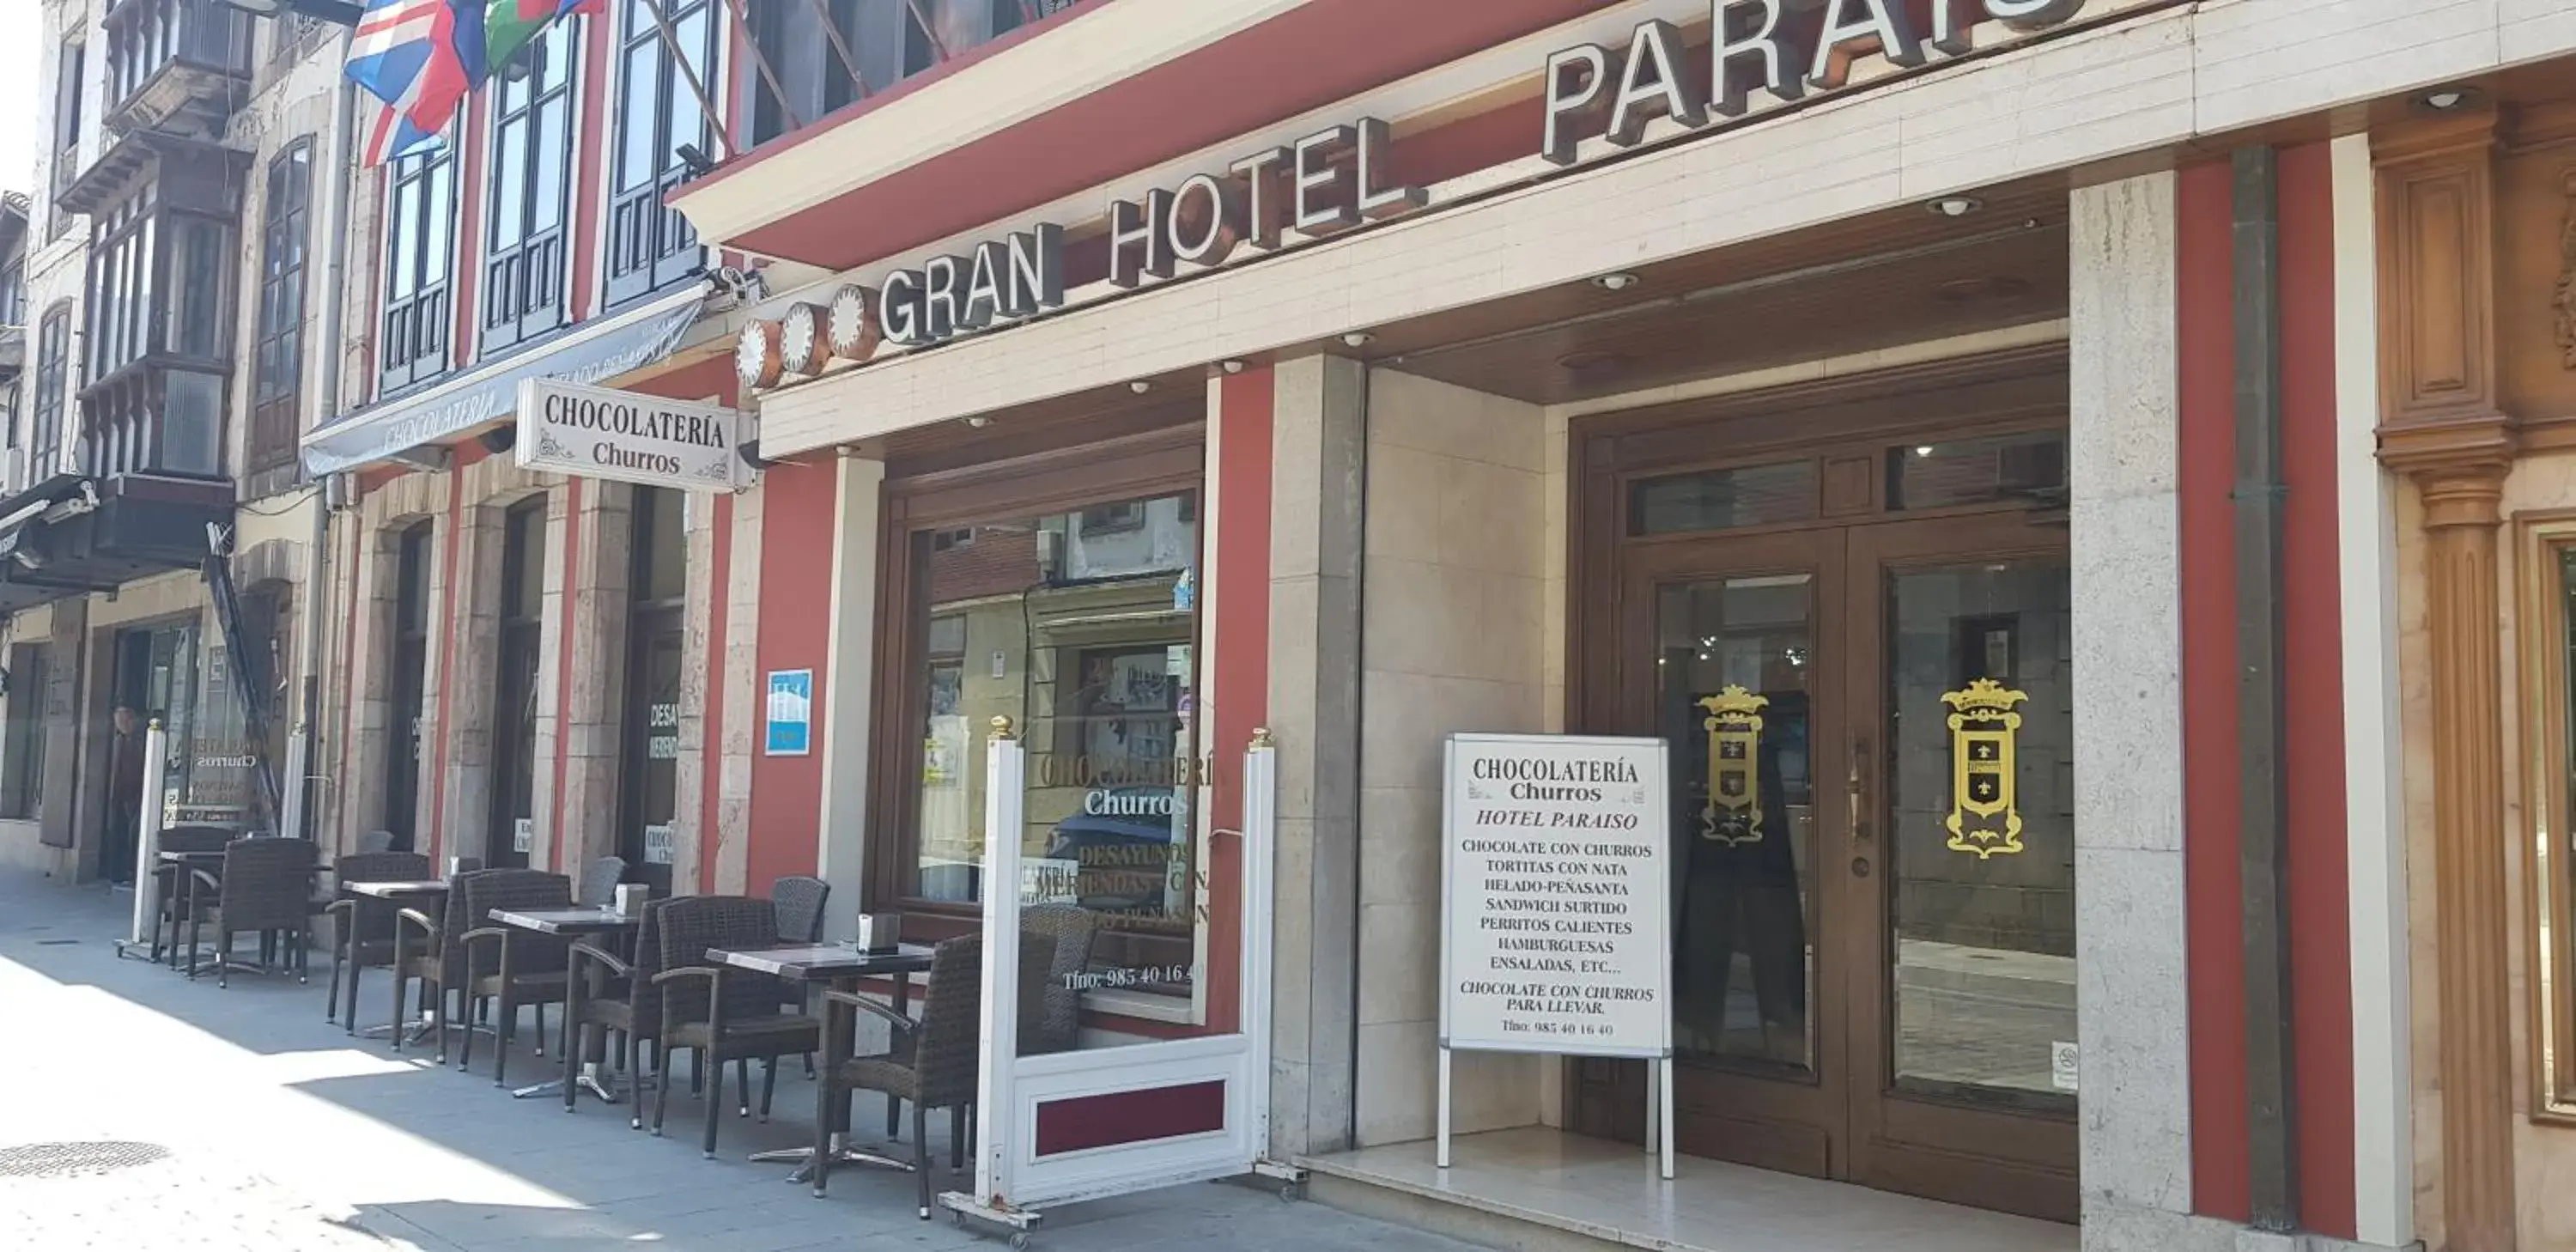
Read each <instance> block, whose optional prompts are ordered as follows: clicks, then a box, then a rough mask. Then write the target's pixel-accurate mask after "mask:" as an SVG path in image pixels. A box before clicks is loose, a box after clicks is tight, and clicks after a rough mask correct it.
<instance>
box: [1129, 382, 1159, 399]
mask: <svg viewBox="0 0 2576 1252" xmlns="http://www.w3.org/2000/svg"><path fill="white" fill-rule="evenodd" d="M1153 389H1154V384H1153V382H1152V380H1150V379H1143V378H1139V379H1137V380H1136V381H1134V382H1132V383H1129V384H1127V390H1129V391H1132V392H1135V393H1136V394H1137V395H1140V396H1141V395H1143V394H1145V393H1146V392H1148V391H1152V390H1153Z"/></svg>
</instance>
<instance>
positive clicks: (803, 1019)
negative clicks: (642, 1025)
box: [653, 896, 823, 1158]
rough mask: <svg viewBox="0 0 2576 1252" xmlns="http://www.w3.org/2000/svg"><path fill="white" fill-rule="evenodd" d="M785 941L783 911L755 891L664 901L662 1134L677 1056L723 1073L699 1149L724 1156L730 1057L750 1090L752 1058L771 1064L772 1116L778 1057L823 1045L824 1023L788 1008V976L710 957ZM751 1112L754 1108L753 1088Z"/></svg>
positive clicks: (766, 1084)
mask: <svg viewBox="0 0 2576 1252" xmlns="http://www.w3.org/2000/svg"><path fill="white" fill-rule="evenodd" d="M777 942H778V911H777V909H776V908H775V907H774V906H772V905H771V904H770V902H769V901H767V900H759V899H753V898H750V897H747V896H690V897H687V898H684V899H677V900H672V901H669V902H668V903H666V904H664V905H663V906H662V934H661V947H662V971H661V972H660V973H658V974H655V975H654V976H653V981H654V982H655V983H656V984H658V985H660V986H661V988H662V1032H661V1033H662V1037H661V1050H662V1073H663V1081H662V1082H661V1083H660V1085H659V1086H657V1087H656V1088H655V1090H654V1093H653V1133H654V1134H657V1135H658V1134H661V1133H662V1115H663V1112H664V1110H666V1109H667V1108H668V1107H669V1106H670V1102H671V1088H672V1086H673V1085H675V1084H674V1083H673V1082H672V1081H671V1079H670V1069H671V1061H670V1058H671V1056H672V1054H673V1053H676V1052H682V1051H686V1052H691V1053H694V1054H695V1059H696V1061H697V1062H699V1063H701V1064H703V1065H705V1066H706V1067H708V1068H711V1069H713V1070H714V1071H715V1084H714V1085H713V1086H712V1087H711V1088H709V1089H708V1090H707V1091H706V1093H705V1094H704V1096H703V1099H704V1101H705V1103H706V1123H707V1124H706V1137H705V1140H704V1142H702V1143H701V1144H700V1145H699V1151H701V1152H703V1153H705V1154H706V1155H707V1156H708V1157H709V1158H713V1157H714V1156H715V1154H716V1118H717V1112H716V1110H717V1107H718V1106H720V1105H722V1104H723V1103H724V1067H725V1062H727V1061H732V1062H735V1063H736V1065H737V1067H738V1069H739V1070H740V1072H739V1073H738V1074H737V1075H736V1081H737V1082H738V1083H739V1084H740V1085H741V1086H743V1087H745V1088H748V1087H749V1086H750V1083H751V1073H750V1062H752V1061H755V1060H759V1061H767V1062H769V1065H768V1071H767V1076H766V1077H765V1078H764V1079H763V1081H762V1083H761V1090H760V1115H761V1117H763V1118H764V1119H765V1118H767V1117H768V1116H769V1105H770V1096H771V1095H772V1094H773V1093H774V1092H775V1090H776V1088H777V1085H778V1065H777V1061H778V1058H780V1057H782V1056H795V1055H797V1054H799V1053H805V1052H812V1051H814V1050H815V1049H816V1048H818V1047H820V1046H821V1045H822V1039H823V1023H822V1022H821V1021H819V1020H817V1019H815V1018H812V1017H808V1016H806V1015H805V1014H803V1013H782V1012H780V1011H779V1005H780V1004H781V1003H783V1002H784V1001H785V999H786V991H785V988H784V987H783V986H782V983H783V980H782V979H779V978H776V977H773V976H771V975H768V974H761V973H755V972H753V971H750V970H744V969H731V968H727V967H725V966H720V965H717V964H715V963H713V962H711V961H709V960H708V959H707V949H709V948H765V947H772V946H775V945H776V944H777ZM743 1094H744V1096H745V1097H746V1103H745V1106H744V1109H745V1112H746V1113H747V1112H748V1111H749V1105H748V1097H749V1094H750V1093H749V1091H748V1090H745V1092H744V1093H743Z"/></svg>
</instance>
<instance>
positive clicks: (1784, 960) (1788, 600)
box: [1655, 574, 1816, 1072]
mask: <svg viewBox="0 0 2576 1252" xmlns="http://www.w3.org/2000/svg"><path fill="white" fill-rule="evenodd" d="M1813 582H1814V579H1813V577H1812V576H1811V575H1808V574H1776V575H1767V576H1758V577H1749V578H1729V579H1724V580H1722V581H1714V582H1703V583H1686V584H1674V585H1670V586H1667V587H1664V588H1663V589H1662V590H1661V592H1660V593H1659V595H1658V597H1657V608H1656V656H1655V678H1656V704H1655V707H1656V721H1657V728H1658V730H1659V732H1660V733H1661V734H1662V735H1663V737H1664V740H1665V742H1667V743H1669V744H1671V745H1672V748H1673V781H1674V783H1675V786H1674V789H1673V796H1672V804H1673V831H1674V834H1675V839H1674V856H1673V866H1674V873H1675V875H1676V876H1677V877H1678V879H1679V881H1678V882H1677V883H1675V885H1674V891H1675V896H1676V900H1677V902H1678V905H1679V912H1678V918H1679V920H1678V922H1677V924H1676V927H1675V933H1674V937H1673V978H1674V1009H1673V1034H1674V1040H1675V1042H1676V1043H1677V1044H1678V1046H1679V1047H1680V1048H1681V1050H1682V1051H1683V1052H1685V1053H1687V1054H1690V1055H1692V1056H1696V1057H1702V1058H1705V1059H1708V1060H1711V1061H1715V1062H1718V1063H1720V1064H1726V1065H1730V1066H1735V1067H1742V1068H1752V1069H1770V1070H1778V1069H1788V1070H1795V1071H1799V1072H1806V1071H1809V1070H1811V1069H1812V1068H1813V1066H1814V1064H1815V1040H1814V1035H1813V1032H1811V1031H1810V1030H1809V1028H1808V1003H1809V1000H1810V997H1811V993H1812V992H1813V990H1814V986H1813V976H1812V973H1811V970H1812V969H1813V966H1814V937H1813V923H1814V919H1815V915H1816V905H1815V883H1814V870H1813V865H1814V860H1815V857H1814V843H1815V799H1814V791H1815V786H1814V780H1813V776H1812V771H1811V770H1810V768H1809V766H1808V758H1809V736H1808V726H1809V723H1810V716H1811V715H1810V712H1809V707H1808V696H1809V685H1810V682H1811V675H1812V672H1813V671H1812V668H1811V665H1810V662H1811V661H1812V660H1813V659H1814V656H1815V642H1816V639H1815V614H1814V597H1815V589H1814V587H1813V585H1812V584H1813ZM1729 710H1740V711H1742V712H1744V713H1747V714H1750V715H1751V716H1753V717H1757V718H1759V719H1760V720H1759V721H1758V723H1757V722H1751V721H1746V722H1742V723H1739V725H1741V726H1744V727H1747V728H1749V729H1744V730H1738V731H1735V732H1733V733H1724V734H1721V733H1715V732H1717V731H1718V730H1719V727H1720V726H1721V725H1724V723H1723V722H1722V721H1721V716H1720V715H1721V714H1722V713H1725V712H1727V711H1729Z"/></svg>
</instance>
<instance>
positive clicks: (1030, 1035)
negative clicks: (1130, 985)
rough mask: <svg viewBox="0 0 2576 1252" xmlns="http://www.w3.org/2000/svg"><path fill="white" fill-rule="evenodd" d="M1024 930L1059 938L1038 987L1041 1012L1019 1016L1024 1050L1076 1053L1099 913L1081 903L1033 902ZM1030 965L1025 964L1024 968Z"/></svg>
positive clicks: (1025, 913)
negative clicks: (1086, 970) (1085, 980)
mask: <svg viewBox="0 0 2576 1252" xmlns="http://www.w3.org/2000/svg"><path fill="white" fill-rule="evenodd" d="M1020 929H1021V931H1022V932H1024V933H1027V934H1033V935H1045V936H1046V937H1047V938H1048V939H1050V940H1052V941H1053V943H1054V949H1053V952H1052V959H1051V960H1049V961H1048V962H1047V964H1046V966H1045V970H1046V983H1045V985H1044V986H1043V987H1042V988H1040V989H1039V990H1038V992H1037V995H1038V1008H1037V1011H1036V1012H1034V1013H1031V1014H1029V1015H1027V1016H1025V1017H1023V1018H1021V1019H1020V1055H1022V1056H1037V1055H1041V1054H1043V1053H1048V1052H1071V1051H1073V1050H1074V1049H1075V1048H1076V1047H1079V1046H1080V1045H1081V1042H1082V990H1081V985H1080V979H1079V977H1078V975H1080V974H1081V973H1082V971H1083V970H1084V968H1086V967H1087V966H1089V965H1090V963H1091V941H1092V939H1093V937H1094V936H1096V935H1098V934H1099V933H1100V915H1099V914H1098V913H1094V912H1092V911H1091V910H1089V909H1086V908H1083V907H1082V906H1080V905H1076V904H1032V905H1030V906H1028V907H1027V908H1025V909H1022V910H1021V911H1020ZM1022 968H1023V969H1025V968H1027V967H1026V966H1023V967H1022Z"/></svg>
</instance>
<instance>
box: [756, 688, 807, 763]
mask: <svg viewBox="0 0 2576 1252" xmlns="http://www.w3.org/2000/svg"><path fill="white" fill-rule="evenodd" d="M766 745H767V746H766V747H764V748H763V749H762V750H763V751H764V752H766V753H767V754H768V755H770V756H803V755H805V754H806V753H807V752H809V751H812V750H813V746H814V671H812V670H810V669H779V670H771V671H770V672H769V733H768V735H767V737H766Z"/></svg>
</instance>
